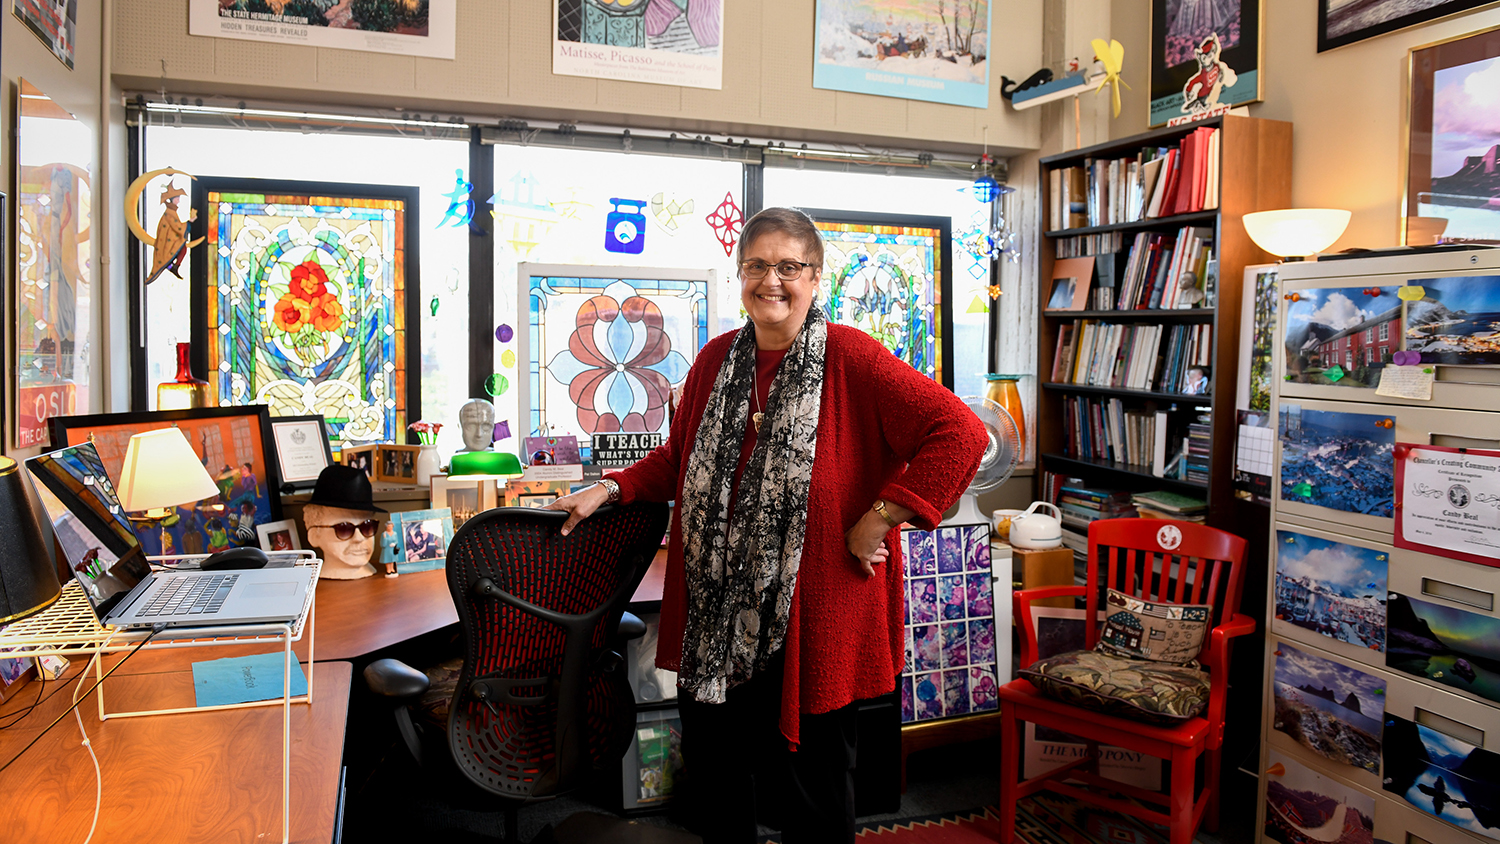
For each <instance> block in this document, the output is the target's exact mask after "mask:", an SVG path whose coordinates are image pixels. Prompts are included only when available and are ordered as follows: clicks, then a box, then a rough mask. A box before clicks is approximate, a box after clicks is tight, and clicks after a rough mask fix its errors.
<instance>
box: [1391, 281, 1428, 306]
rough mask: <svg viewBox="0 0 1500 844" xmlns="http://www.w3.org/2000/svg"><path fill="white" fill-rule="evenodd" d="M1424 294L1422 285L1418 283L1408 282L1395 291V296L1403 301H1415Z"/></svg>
mask: <svg viewBox="0 0 1500 844" xmlns="http://www.w3.org/2000/svg"><path fill="white" fill-rule="evenodd" d="M1426 296H1427V291H1426V290H1423V289H1422V286H1421V285H1418V284H1408V285H1407V286H1405V287H1403V288H1401V289H1400V290H1398V291H1397V292H1396V298H1398V299H1400V300H1401V301H1403V302H1415V301H1417V300H1419V299H1423V298H1426Z"/></svg>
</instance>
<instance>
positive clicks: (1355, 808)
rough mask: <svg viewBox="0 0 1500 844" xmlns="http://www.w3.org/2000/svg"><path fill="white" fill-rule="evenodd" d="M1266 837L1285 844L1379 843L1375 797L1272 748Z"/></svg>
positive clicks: (1267, 796)
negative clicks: (1319, 772) (1376, 833)
mask: <svg viewBox="0 0 1500 844" xmlns="http://www.w3.org/2000/svg"><path fill="white" fill-rule="evenodd" d="M1268 761H1269V764H1268V766H1267V768H1266V775H1265V780H1266V835H1265V837H1266V838H1268V839H1270V840H1271V841H1279V842H1281V844H1306V842H1310V841H1317V842H1322V844H1374V841H1375V798H1374V797H1371V796H1369V795H1367V794H1365V793H1364V792H1362V791H1359V790H1357V789H1355V788H1353V787H1352V786H1348V785H1345V784H1343V783H1341V782H1339V781H1338V780H1335V779H1332V778H1330V777H1325V776H1323V775H1322V774H1318V773H1314V772H1313V771H1312V770H1310V769H1308V768H1307V767H1305V766H1303V765H1302V763H1300V762H1297V761H1296V760H1294V759H1292V758H1291V757H1290V756H1285V755H1283V754H1281V753H1277V752H1276V751H1275V750H1272V751H1270V758H1269V760H1268Z"/></svg>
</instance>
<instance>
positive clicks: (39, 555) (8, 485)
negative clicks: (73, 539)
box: [0, 457, 62, 624]
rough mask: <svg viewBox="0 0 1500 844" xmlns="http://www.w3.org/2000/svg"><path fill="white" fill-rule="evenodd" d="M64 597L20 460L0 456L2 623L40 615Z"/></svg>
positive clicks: (0, 589) (0, 616) (0, 588)
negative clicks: (27, 492) (22, 473)
mask: <svg viewBox="0 0 1500 844" xmlns="http://www.w3.org/2000/svg"><path fill="white" fill-rule="evenodd" d="M60 594H62V585H61V584H60V583H59V582H58V580H57V569H55V568H53V566H52V557H51V555H49V554H48V553H47V543H46V542H45V541H44V540H43V539H42V528H41V525H40V524H39V523H38V522H37V518H36V510H34V509H33V508H32V506H31V497H30V496H28V495H27V494H26V483H25V482H24V481H22V480H21V472H20V469H19V467H18V466H17V465H16V461H14V460H12V459H10V458H9V457H0V624H9V623H10V622H12V621H15V620H16V619H18V618H22V617H24V616H28V615H31V614H32V613H34V612H39V611H41V610H44V609H46V608H47V607H49V606H51V605H52V602H53V601H56V600H57V596H58V595H60Z"/></svg>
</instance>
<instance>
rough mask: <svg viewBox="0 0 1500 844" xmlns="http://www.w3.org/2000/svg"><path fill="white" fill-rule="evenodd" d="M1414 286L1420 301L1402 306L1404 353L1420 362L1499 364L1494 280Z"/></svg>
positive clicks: (1499, 307) (1499, 291)
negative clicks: (1415, 354) (1417, 354)
mask: <svg viewBox="0 0 1500 844" xmlns="http://www.w3.org/2000/svg"><path fill="white" fill-rule="evenodd" d="M1417 283H1418V282H1416V281H1413V282H1412V284H1417ZM1420 283H1421V287H1422V292H1423V293H1424V295H1423V297H1422V298H1421V299H1418V300H1416V301H1413V302H1411V303H1410V304H1408V305H1407V306H1406V348H1407V350H1408V351H1413V352H1420V353H1421V355H1422V362H1423V363H1443V364H1450V365H1470V366H1473V365H1494V364H1500V276H1493V275H1487V276H1469V277H1467V278H1433V279H1422V280H1421V282H1420Z"/></svg>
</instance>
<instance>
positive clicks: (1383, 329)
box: [1380, 322, 1391, 342]
mask: <svg viewBox="0 0 1500 844" xmlns="http://www.w3.org/2000/svg"><path fill="white" fill-rule="evenodd" d="M1389 339H1391V324H1390V323H1389V322H1382V323H1381V324H1380V340H1381V342H1385V341H1386V340H1389Z"/></svg>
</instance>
